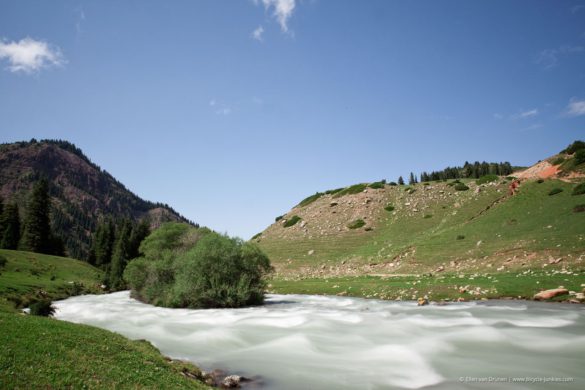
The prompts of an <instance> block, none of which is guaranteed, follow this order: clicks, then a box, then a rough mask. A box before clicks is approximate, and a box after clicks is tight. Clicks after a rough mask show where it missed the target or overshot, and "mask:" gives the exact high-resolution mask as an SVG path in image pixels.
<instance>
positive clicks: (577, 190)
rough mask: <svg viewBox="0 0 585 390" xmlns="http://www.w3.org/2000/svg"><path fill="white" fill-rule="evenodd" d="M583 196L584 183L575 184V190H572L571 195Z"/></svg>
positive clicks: (584, 192)
mask: <svg viewBox="0 0 585 390" xmlns="http://www.w3.org/2000/svg"><path fill="white" fill-rule="evenodd" d="M583 194H585V183H581V184H577V185H576V186H575V188H573V192H572V193H571V195H583Z"/></svg>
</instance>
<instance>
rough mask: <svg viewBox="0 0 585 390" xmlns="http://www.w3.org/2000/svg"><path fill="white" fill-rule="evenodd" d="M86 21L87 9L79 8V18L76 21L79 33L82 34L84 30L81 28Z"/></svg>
mask: <svg viewBox="0 0 585 390" xmlns="http://www.w3.org/2000/svg"><path fill="white" fill-rule="evenodd" d="M84 21H85V11H84V10H83V8H81V7H80V8H79V9H78V10H77V20H76V21H75V31H77V34H78V35H79V34H81V33H82V32H83V31H82V29H81V25H82V24H83V22H84Z"/></svg>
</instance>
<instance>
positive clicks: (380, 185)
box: [368, 180, 386, 190]
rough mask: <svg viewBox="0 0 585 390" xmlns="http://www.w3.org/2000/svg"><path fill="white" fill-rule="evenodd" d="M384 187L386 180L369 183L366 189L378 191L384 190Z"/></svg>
mask: <svg viewBox="0 0 585 390" xmlns="http://www.w3.org/2000/svg"><path fill="white" fill-rule="evenodd" d="M385 185H386V180H382V181H376V182H374V183H370V184H368V187H370V188H372V189H374V190H379V189H381V188H384V186H385Z"/></svg>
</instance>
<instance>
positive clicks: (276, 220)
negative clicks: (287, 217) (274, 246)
mask: <svg viewBox="0 0 585 390" xmlns="http://www.w3.org/2000/svg"><path fill="white" fill-rule="evenodd" d="M283 218H284V215H279V216H278V217H276V218H274V222H278V221H280V220H281V219H283Z"/></svg>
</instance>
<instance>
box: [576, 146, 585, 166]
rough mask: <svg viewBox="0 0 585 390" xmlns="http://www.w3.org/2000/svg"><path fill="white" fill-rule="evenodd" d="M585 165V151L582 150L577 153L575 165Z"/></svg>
mask: <svg viewBox="0 0 585 390" xmlns="http://www.w3.org/2000/svg"><path fill="white" fill-rule="evenodd" d="M583 163H585V149H580V150H577V151H576V152H575V164H576V165H579V164H583Z"/></svg>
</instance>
